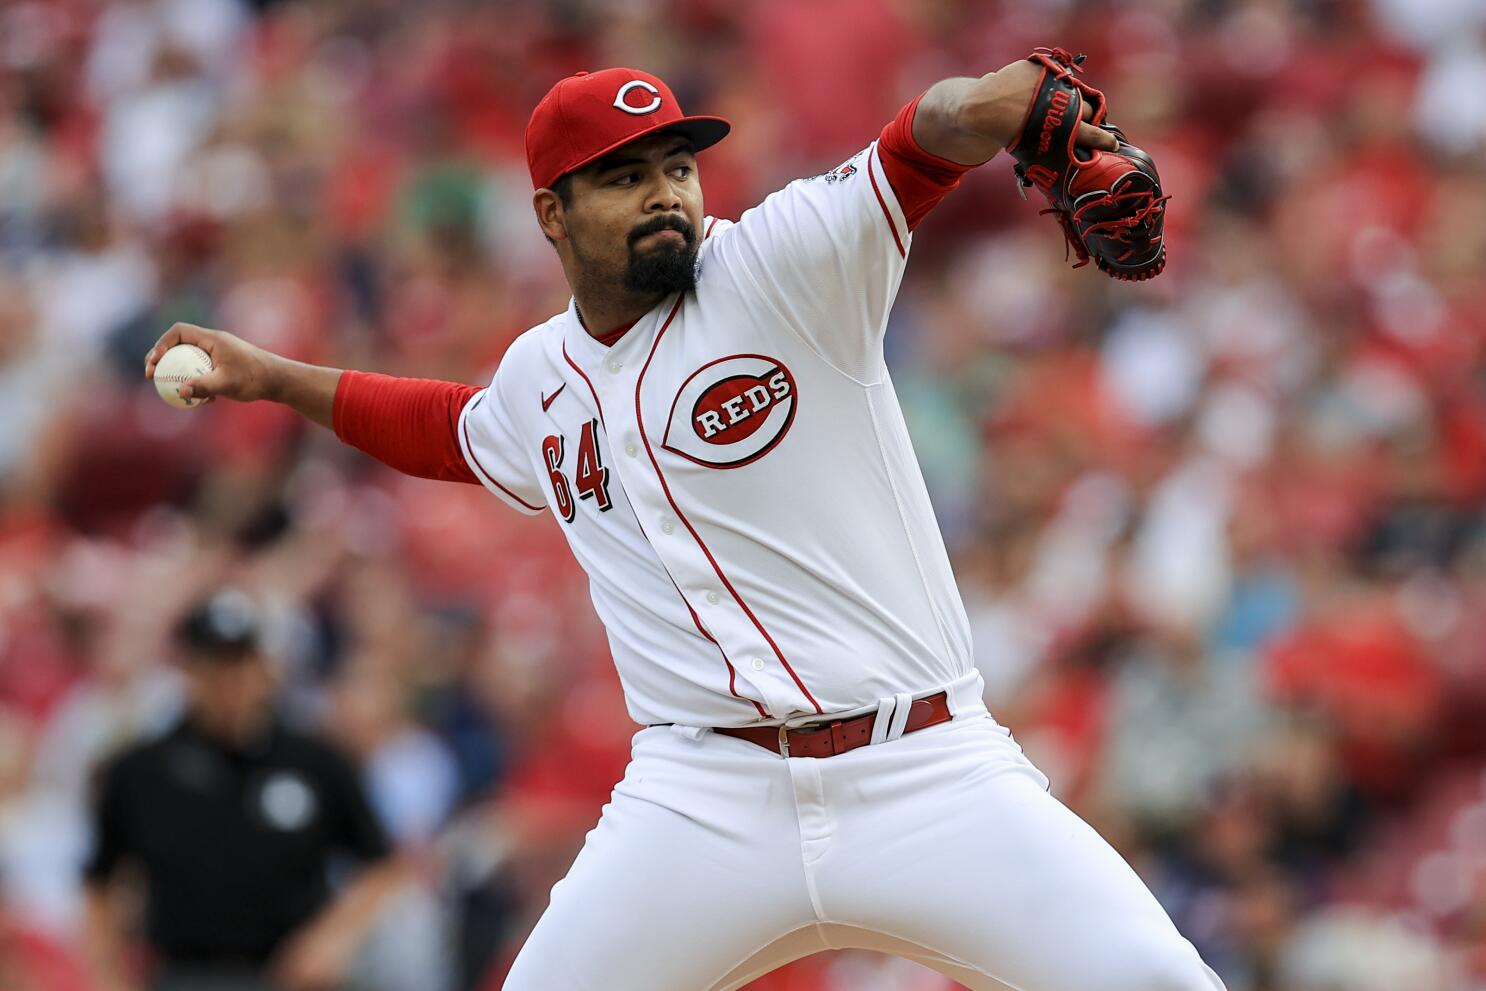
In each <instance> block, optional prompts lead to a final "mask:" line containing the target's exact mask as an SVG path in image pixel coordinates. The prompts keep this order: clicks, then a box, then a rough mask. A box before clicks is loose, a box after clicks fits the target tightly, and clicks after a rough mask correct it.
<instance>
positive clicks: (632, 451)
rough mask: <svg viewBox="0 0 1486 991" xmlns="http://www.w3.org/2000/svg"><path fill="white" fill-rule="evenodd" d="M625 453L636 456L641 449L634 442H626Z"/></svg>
mask: <svg viewBox="0 0 1486 991" xmlns="http://www.w3.org/2000/svg"><path fill="white" fill-rule="evenodd" d="M624 453H625V454H628V455H629V456H630V457H634V456H635V455H636V454H639V453H640V449H639V448H638V447H636V446H635V445H633V444H626V445H624Z"/></svg>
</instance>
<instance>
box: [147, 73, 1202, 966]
mask: <svg viewBox="0 0 1486 991" xmlns="http://www.w3.org/2000/svg"><path fill="white" fill-rule="evenodd" d="M1079 61H1080V60H1079V59H1076V58H1074V57H1073V56H1072V55H1070V54H1069V53H1068V52H1066V51H1063V50H1061V49H1039V50H1038V51H1037V52H1034V53H1033V55H1032V57H1031V58H1029V59H1027V60H1023V61H1018V62H1014V63H1012V64H1011V65H1008V66H1006V67H1005V68H1003V69H1001V70H999V71H997V72H994V73H990V74H988V75H985V76H982V77H979V78H955V79H947V80H944V81H943V82H940V83H938V84H936V85H934V86H933V87H931V88H930V89H929V90H928V91H927V92H925V93H923V94H922V95H921V96H919V97H918V98H917V99H915V100H913V101H912V102H911V103H910V104H908V106H906V107H904V108H903V109H902V111H901V112H900V113H899V114H898V115H897V116H896V117H895V118H894V119H893V120H892V121H891V122H889V123H888V124H887V126H886V127H885V128H884V129H883V130H882V133H881V134H880V136H878V137H877V138H876V140H874V141H872V142H870V143H869V144H868V145H867V146H866V147H865V148H863V149H862V150H861V151H859V152H857V153H856V154H855V155H853V156H851V157H850V158H849V159H847V161H845V162H844V163H842V164H841V165H840V166H839V167H837V168H834V169H832V170H830V171H829V172H826V173H823V174H821V175H818V176H815V177H813V178H809V179H801V180H797V181H795V182H791V183H790V184H788V185H787V186H785V187H784V188H783V189H781V190H780V191H778V192H777V193H774V194H773V195H771V196H769V197H768V198H767V199H765V200H764V202H763V203H761V204H760V205H759V206H757V207H755V208H754V209H752V210H749V211H748V212H746V213H744V214H743V216H742V218H741V219H739V220H738V221H737V222H732V221H729V220H722V219H718V218H714V217H710V216H708V215H707V214H706V212H705V210H704V209H703V200H702V183H701V174H700V172H699V169H698V154H699V153H700V152H702V151H703V150H704V149H706V148H708V147H709V146H711V145H713V144H715V143H717V142H718V141H720V140H722V139H723V137H724V136H725V135H726V134H727V133H728V130H729V125H728V123H727V121H725V120H722V119H721V118H718V117H705V116H685V115H683V113H682V111H681V108H680V107H679V106H678V105H677V103H676V99H675V97H674V96H673V95H672V93H671V90H670V89H669V88H668V87H667V86H666V84H665V83H664V82H663V81H662V80H660V79H658V78H656V77H655V76H653V75H650V74H648V73H646V72H642V71H638V70H634V69H626V68H615V69H605V70H603V71H600V72H593V73H579V74H577V75H575V76H571V77H569V78H566V79H563V80H561V81H560V82H558V83H557V84H556V85H555V86H554V87H553V88H552V89H551V91H550V92H549V93H548V94H547V95H546V96H545V97H544V98H543V99H542V101H541V102H540V103H539V104H538V105H537V107H536V109H535V111H534V112H533V113H532V116H531V120H530V123H529V125H528V127H527V131H526V151H527V157H528V162H529V165H530V170H531V178H532V185H533V187H534V189H535V193H534V195H533V198H532V204H533V207H534V211H535V215H536V222H537V224H538V226H539V227H540V228H541V230H542V233H543V234H544V235H545V236H546V238H547V239H548V240H549V241H550V242H551V243H552V245H553V246H554V247H555V248H556V251H557V255H558V258H559V259H560V261H561V263H562V268H563V272H564V274H565V275H566V277H567V281H568V284H569V285H570V287H571V289H572V301H571V303H570V304H569V305H568V307H567V309H566V310H565V311H564V312H562V313H559V314H557V315H555V316H553V317H552V318H551V319H550V320H548V321H546V322H545V323H543V324H541V325H539V326H536V327H533V328H532V329H530V330H529V331H527V332H526V333H525V334H523V335H522V336H521V337H520V338H519V339H518V340H517V341H516V342H515V343H514V344H513V345H512V346H511V348H510V350H509V351H508V352H507V353H506V355H505V357H504V359H503V360H502V362H501V364H500V367H499V368H498V369H497V371H496V373H495V376H494V378H493V379H492V381H491V382H490V384H489V385H488V386H487V387H485V388H473V387H469V386H464V385H458V384H453V383H447V382H433V381H425V380H412V379H403V378H393V377H389V376H385V375H377V374H369V373H363V372H355V371H341V370H338V369H331V368H320V367H313V366H308V365H304V364H300V363H296V362H292V361H289V360H286V359H284V358H282V357H279V356H276V355H273V354H270V353H268V352H265V351H263V350H261V349H259V348H256V347H253V346H252V345H250V344H248V343H246V342H244V341H242V340H240V339H238V338H236V337H234V336H232V335H231V334H228V333H224V332H221V331H216V330H208V329H203V328H200V327H194V326H188V325H181V324H178V325H176V326H174V327H172V328H171V329H170V330H169V332H167V333H166V334H165V335H164V336H163V337H162V338H161V339H160V341H159V342H158V343H157V344H156V345H155V347H154V349H153V350H152V351H151V352H150V355H149V357H148V358H147V359H146V374H147V375H148V374H151V372H152V371H153V366H154V362H155V361H156V360H157V359H158V357H159V355H161V354H162V353H164V351H165V350H166V349H167V348H169V347H171V346H172V345H175V344H178V343H182V342H185V343H192V344H197V345H199V346H200V347H202V348H204V349H205V350H207V351H208V352H210V354H211V356H212V359H213V361H214V363H215V367H214V368H213V369H212V370H211V371H210V372H208V373H207V374H205V375H203V376H201V377H199V378H196V379H194V380H192V381H189V382H187V383H186V384H185V385H184V386H182V389H181V391H182V394H183V395H184V396H186V397H188V398H192V397H194V398H229V399H234V400H239V401H249V400H258V399H267V400H271V401H275V402H280V403H285V404H288V405H289V406H291V407H293V408H294V409H296V410H298V411H299V412H301V413H302V414H304V415H305V416H307V417H309V418H311V419H313V420H315V421H316V422H318V423H321V424H323V425H324V426H326V427H329V428H331V429H333V430H334V431H335V432H336V434H337V435H338V436H339V437H340V438H341V439H342V440H343V441H345V442H346V443H348V444H351V445H354V446H355V447H357V448H359V449H361V450H363V451H365V452H367V453H368V454H370V455H372V456H373V457H375V458H378V459H380V460H381V461H383V462H385V463H387V464H389V465H391V466H393V467H394V468H397V469H399V470H401V471H404V472H407V473H410V474H413V475H418V476H422V477H427V478H437V479H445V480H449V481H461V482H470V483H477V484H480V485H483V486H484V487H485V488H487V489H488V490H489V491H490V493H491V494H492V495H493V496H495V498H497V499H499V500H500V501H502V502H504V503H506V504H507V505H509V506H511V507H512V508H514V509H516V510H517V511H518V512H522V513H530V514H539V513H542V512H547V513H550V514H551V515H552V517H553V518H554V519H555V521H556V525H557V526H558V527H560V528H561V529H562V532H563V534H564V536H565V537H566V538H567V541H568V543H569V545H570V546H571V547H572V550H573V554H574V556H575V557H576V558H577V559H578V561H579V563H580V564H581V565H582V566H583V568H584V569H585V570H586V572H587V573H588V576H589V579H590V582H591V586H592V593H593V604H594V608H595V609H596V610H597V612H598V615H599V617H600V618H601V619H602V620H603V622H604V624H605V626H606V628H607V630H608V635H609V640H610V644H611V646H612V650H613V655H614V663H615V665H616V667H617V668H618V671H619V677H620V679H621V681H622V682H623V686H624V691H625V697H626V700H627V703H628V707H629V712H630V714H631V715H632V716H633V718H634V719H635V720H636V721H637V722H639V723H641V724H642V725H643V726H644V728H643V729H641V730H640V731H639V732H638V733H637V734H636V735H635V738H634V751H633V759H632V761H631V763H630V765H629V767H628V769H627V771H626V773H625V776H624V778H623V780H622V781H620V782H619V784H618V785H617V786H616V787H615V789H614V793H613V797H612V800H611V801H610V802H609V804H608V805H606V806H605V807H604V810H603V815H602V818H601V819H600V821H599V823H598V825H597V826H596V827H595V828H594V830H593V831H592V832H591V833H590V834H589V835H588V838H587V841H586V843H585V845H584V847H583V850H582V852H581V853H580V854H579V856H578V858H577V860H576V862H575V863H574V864H573V866H572V868H571V870H570V872H569V873H568V875H567V877H566V878H565V879H564V880H563V881H561V882H560V883H559V884H558V885H557V886H556V887H555V888H554V889H553V891H552V897H551V903H550V905H549V907H548V908H547V910H546V913H545V914H544V915H543V917H542V919H541V921H540V922H539V923H538V925H537V927H536V929H535V931H534V932H533V933H532V934H531V936H530V938H529V939H528V940H527V943H526V945H525V947H524V948H523V949H522V951H521V953H520V955H519V957H518V959H517V960H516V963H515V965H514V967H513V969H512V971H511V974H510V976H509V979H508V980H507V983H506V987H507V988H508V989H512V991H553V989H558V991H704V989H727V988H737V987H740V986H742V985H744V984H746V983H747V982H748V981H750V980H752V979H753V978H755V977H758V976H759V975H761V974H764V973H766V972H768V971H770V970H773V969H774V968H776V967H778V966H780V965H781V964H784V963H786V962H788V961H790V960H793V959H796V958H798V957H802V956H805V955H808V954H811V953H815V952H818V951H821V950H826V949H835V948H842V947H863V948H869V949H874V950H880V951H885V952H888V953H895V954H899V955H901V956H905V957H909V958H912V959H914V960H918V961H921V962H922V963H924V964H926V965H928V966H930V967H933V968H935V969H936V970H938V971H940V972H942V973H944V974H946V975H949V976H950V977H952V978H954V979H955V980H958V981H959V982H961V983H962V984H964V985H966V986H967V987H970V988H972V989H976V991H992V989H994V991H1215V989H1221V988H1222V984H1221V983H1220V982H1219V980H1218V978H1217V977H1216V976H1215V975H1214V974H1213V972H1212V971H1211V970H1210V969H1209V968H1208V967H1207V966H1205V965H1204V964H1203V962H1202V960H1201V959H1199V957H1198V954H1197V952H1196V951H1195V950H1194V948H1193V947H1192V945H1191V944H1190V943H1189V942H1187V941H1186V940H1185V939H1183V938H1182V937H1181V935H1180V934H1179V933H1178V932H1177V930H1176V928H1175V927H1174V926H1173V925H1172V923H1171V921H1170V919H1169V918H1168V917H1167V916H1166V914H1165V912H1164V911H1163V910H1162V909H1161V907H1160V905H1159V904H1157V902H1156V900H1155V898H1154V897H1152V895H1151V894H1150V892H1149V891H1148V890H1147V889H1146V887H1145V886H1144V885H1143V884H1142V883H1141V881H1140V879H1139V878H1138V877H1137V876H1136V874H1135V872H1134V871H1133V870H1131V868H1130V867H1129V866H1128V865H1127V864H1126V863H1125V862H1124V861H1123V860H1122V859H1121V858H1120V857H1119V855H1118V854H1116V853H1115V851H1114V850H1113V849H1111V848H1110V846H1109V845H1108V844H1107V843H1105V841H1104V840H1103V839H1101V838H1100V837H1099V836H1098V835H1097V834H1096V833H1095V832H1094V831H1093V830H1092V829H1091V828H1090V827H1089V826H1088V825H1086V824H1085V823H1084V822H1082V821H1081V820H1080V819H1079V818H1078V817H1076V816H1075V815H1074V814H1073V813H1072V812H1070V811H1069V810H1068V809H1067V808H1065V807H1064V806H1063V805H1062V804H1060V803H1059V802H1058V801H1057V800H1056V799H1054V798H1053V797H1052V796H1050V795H1049V794H1048V791H1047V779H1046V778H1044V776H1043V775H1042V773H1041V772H1040V771H1038V770H1037V768H1036V767H1035V766H1033V765H1032V764H1031V762H1029V761H1028V760H1027V758H1026V757H1024V756H1023V754H1022V752H1021V750H1020V748H1019V747H1018V746H1017V745H1016V743H1015V742H1014V741H1013V740H1012V738H1011V736H1010V734H1009V733H1008V731H1007V730H1006V729H1005V728H1003V727H1002V726H1001V725H1000V724H998V723H997V722H996V720H995V719H994V718H993V717H992V716H991V715H990V714H989V713H988V712H987V710H986V706H985V703H984V701H983V698H982V692H983V685H982V682H981V679H980V677H979V675H978V674H977V672H976V669H975V666H974V664H973V663H972V662H971V647H970V633H969V629H968V623H967V620H966V616H965V611H964V608H963V606H962V605H961V602H960V597H959V593H958V591H957V590H956V587H955V581H954V576H953V574H952V573H951V571H950V564H949V559H948V555H947V554H946V552H945V548H944V543H943V540H942V538H941V537H940V534H939V530H938V527H937V524H936V522H935V519H934V514H933V511H932V509H931V507H930V504H929V497H928V494H927V492H926V490H925V486H924V482H923V478H922V476H921V474H920V472H919V469H918V465H917V463H916V461H915V458H914V454H913V449H912V447H911V445H910V444H909V440H908V432H907V430H906V429H905V427H904V422H903V415H902V412H901V410H900V409H899V406H898V400H897V397H896V396H895V395H894V391H893V385H892V381H891V379H890V378H889V375H888V370H887V367H886V365H885V363H884V360H883V334H884V331H885V328H886V326H887V323H888V313H889V310H890V309H891V307H892V305H893V299H894V296H895V295H896V293H897V290H898V285H899V282H900V280H901V279H902V276H903V271H904V267H905V266H906V264H907V260H908V254H909V250H910V248H911V247H912V244H913V236H914V233H913V232H914V229H915V228H916V227H917V226H918V225H919V223H920V221H922V220H923V218H924V217H925V216H926V215H927V214H928V212H929V211H930V210H931V209H933V208H934V207H935V205H936V204H938V203H939V202H940V201H941V200H942V199H943V198H944V196H945V195H946V194H947V193H949V192H950V191H951V190H953V189H954V188H955V187H956V186H957V185H958V184H959V182H960V179H961V177H962V176H963V175H964V174H965V173H966V172H967V171H968V170H970V169H971V168H974V167H976V166H978V165H980V164H983V163H985V162H987V161H988V160H990V159H991V158H993V157H994V156H995V155H996V154H997V153H998V152H1000V151H1002V150H1009V151H1010V152H1011V154H1012V157H1013V158H1014V159H1015V161H1016V167H1015V171H1016V175H1017V178H1018V180H1019V181H1020V182H1021V183H1022V184H1023V186H1024V187H1031V186H1035V187H1037V188H1038V189H1039V190H1040V191H1041V192H1042V193H1043V194H1044V195H1045V196H1046V197H1047V199H1048V201H1049V204H1050V210H1051V212H1053V213H1055V214H1056V215H1057V220H1058V222H1059V224H1060V225H1061V227H1062V229H1063V232H1064V233H1065V234H1066V236H1067V237H1068V238H1069V241H1070V244H1071V246H1072V248H1073V250H1075V251H1076V252H1077V253H1078V257H1079V260H1080V262H1083V261H1086V260H1088V259H1089V258H1094V259H1095V260H1097V262H1098V265H1099V268H1100V269H1102V270H1103V271H1105V272H1106V273H1108V274H1110V275H1113V276H1116V277H1119V278H1127V279H1140V278H1148V277H1150V276H1152V275H1154V274H1156V273H1157V272H1159V271H1160V269H1161V266H1162V265H1163V264H1164V261H1165V253H1164V248H1163V247H1162V243H1161V215H1162V211H1163V203H1164V200H1165V197H1164V196H1163V195H1162V194H1161V188H1160V181H1159V179H1158V178H1157V176H1156V171H1155V166H1154V164H1153V163H1151V161H1150V158H1149V157H1148V156H1146V155H1145V154H1144V153H1142V152H1140V150H1139V149H1137V148H1134V147H1132V146H1131V145H1129V144H1127V143H1126V142H1125V140H1124V135H1123V134H1121V133H1120V131H1119V130H1118V129H1117V128H1115V127H1114V126H1113V125H1111V124H1109V123H1108V122H1107V121H1106V120H1105V118H1104V111H1105V107H1104V100H1103V97H1102V95H1100V94H1099V92H1098V91H1097V90H1095V89H1093V88H1092V87H1090V86H1088V85H1087V84H1086V83H1084V82H1083V81H1082V80H1081V79H1080V78H1079V77H1078V75H1077V73H1078V71H1079V70H1078V68H1077V64H1078V62H1079Z"/></svg>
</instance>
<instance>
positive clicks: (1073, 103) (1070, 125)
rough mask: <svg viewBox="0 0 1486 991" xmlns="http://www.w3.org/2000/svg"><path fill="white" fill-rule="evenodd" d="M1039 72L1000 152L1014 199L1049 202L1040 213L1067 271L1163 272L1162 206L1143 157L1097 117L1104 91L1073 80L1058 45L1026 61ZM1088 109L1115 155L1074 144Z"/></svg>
mask: <svg viewBox="0 0 1486 991" xmlns="http://www.w3.org/2000/svg"><path fill="white" fill-rule="evenodd" d="M1027 58H1028V60H1029V61H1031V62H1035V63H1038V64H1039V65H1041V66H1042V67H1043V68H1042V78H1041V80H1040V81H1039V82H1038V85H1037V90H1036V93H1035V95H1034V96H1033V97H1032V105H1031V108H1030V109H1029V111H1028V113H1027V120H1026V123H1025V124H1024V125H1023V126H1022V132H1021V134H1019V135H1017V137H1016V138H1014V139H1013V140H1012V143H1011V144H1010V145H1009V146H1008V147H1007V149H1006V150H1007V151H1008V152H1009V153H1010V154H1011V157H1012V158H1014V159H1016V165H1015V166H1014V167H1013V171H1014V172H1015V173H1016V177H1017V180H1018V183H1019V187H1018V188H1019V189H1021V191H1022V195H1023V196H1025V195H1026V187H1028V186H1036V187H1037V188H1038V189H1040V190H1042V192H1043V195H1045V196H1046V197H1047V200H1048V203H1049V204H1050V205H1051V206H1050V208H1049V209H1047V210H1044V211H1042V212H1043V213H1051V214H1053V215H1055V216H1056V217H1057V218H1058V223H1059V224H1060V225H1061V226H1062V228H1063V236H1064V237H1065V238H1067V240H1068V247H1069V248H1070V250H1072V251H1073V253H1074V254H1076V255H1077V256H1078V262H1077V264H1075V265H1074V266H1073V267H1074V268H1081V267H1082V266H1084V265H1087V264H1088V263H1089V260H1090V259H1091V258H1092V259H1093V261H1094V264H1095V265H1097V266H1099V269H1100V270H1101V271H1103V272H1105V273H1107V274H1109V275H1111V276H1113V277H1114V278H1116V279H1126V280H1130V281H1142V280H1145V279H1150V278H1153V277H1155V276H1157V275H1159V274H1161V270H1162V269H1163V268H1165V267H1166V245H1165V243H1164V240H1163V231H1164V227H1165V213H1166V206H1165V204H1166V201H1167V200H1169V199H1170V198H1171V197H1170V196H1167V195H1163V194H1162V192H1161V177H1160V176H1159V175H1157V173H1156V163H1155V162H1154V161H1152V160H1151V156H1149V155H1147V154H1146V153H1145V152H1143V151H1141V150H1140V149H1139V148H1137V147H1135V146H1134V145H1132V144H1130V143H1129V142H1127V141H1126V140H1125V135H1124V132H1122V131H1121V130H1120V129H1119V128H1118V127H1116V126H1115V125H1113V124H1110V123H1109V122H1107V121H1106V120H1105V119H1104V113H1105V100H1104V94H1103V93H1101V92H1100V91H1099V90H1097V89H1095V88H1094V87H1092V86H1090V85H1089V84H1088V83H1086V82H1084V81H1083V80H1082V79H1079V78H1078V77H1077V76H1076V75H1075V73H1077V72H1078V71H1079V70H1078V66H1079V65H1080V64H1081V63H1082V62H1083V59H1084V57H1083V56H1082V55H1079V56H1077V57H1075V56H1074V55H1072V54H1071V53H1069V52H1068V51H1066V50H1065V49H1062V48H1039V49H1037V50H1036V51H1034V52H1033V53H1032V54H1031V55H1029V56H1027ZM1086 102H1087V103H1088V104H1089V105H1090V106H1091V107H1092V108H1093V115H1092V116H1091V118H1090V123H1092V124H1095V125H1097V126H1099V127H1102V128H1104V129H1105V130H1106V131H1109V132H1110V133H1111V134H1113V135H1114V136H1115V137H1117V138H1118V139H1119V141H1120V145H1119V149H1118V150H1116V151H1103V150H1101V149H1097V148H1086V147H1079V146H1077V145H1076V143H1075V138H1076V137H1077V134H1078V125H1079V121H1080V120H1081V119H1082V114H1083V106H1084V104H1085V103H1086Z"/></svg>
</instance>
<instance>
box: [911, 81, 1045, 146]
mask: <svg viewBox="0 0 1486 991" xmlns="http://www.w3.org/2000/svg"><path fill="white" fill-rule="evenodd" d="M1039 73H1040V70H1039V69H1038V67H1037V66H1035V65H1033V64H1032V63H1031V62H1028V61H1026V60H1022V61H1018V62H1013V63H1011V64H1010V65H1007V66H1004V67H1002V68H1000V69H998V70H996V71H995V72H991V73H987V74H986V75H984V76H981V77H980V78H978V79H976V78H971V77H958V78H954V79H945V80H943V81H941V82H938V83H935V84H934V85H933V86H931V87H930V88H929V91H928V92H927V93H925V94H924V95H923V98H922V99H920V100H919V104H918V113H917V114H916V115H915V116H914V120H913V137H914V140H916V141H917V142H918V143H919V146H920V147H922V148H923V149H924V150H925V151H928V152H931V153H933V154H935V155H938V156H939V157H941V158H947V159H949V160H950V161H952V162H959V163H960V164H962V165H979V164H981V163H983V162H987V161H989V160H990V159H992V158H994V157H995V156H996V154H997V152H999V151H1001V149H1003V148H1005V147H1006V146H1007V145H1008V144H1009V143H1010V142H1011V140H1012V139H1013V138H1014V137H1015V136H1016V134H1017V133H1018V132H1019V131H1020V130H1021V127H1022V122H1023V120H1025V118H1026V116H1027V108H1028V107H1029V106H1030V105H1031V102H1032V94H1033V92H1034V90H1035V89H1036V86H1037V79H1038V76H1039Z"/></svg>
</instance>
